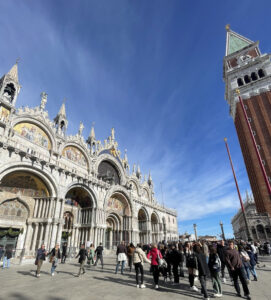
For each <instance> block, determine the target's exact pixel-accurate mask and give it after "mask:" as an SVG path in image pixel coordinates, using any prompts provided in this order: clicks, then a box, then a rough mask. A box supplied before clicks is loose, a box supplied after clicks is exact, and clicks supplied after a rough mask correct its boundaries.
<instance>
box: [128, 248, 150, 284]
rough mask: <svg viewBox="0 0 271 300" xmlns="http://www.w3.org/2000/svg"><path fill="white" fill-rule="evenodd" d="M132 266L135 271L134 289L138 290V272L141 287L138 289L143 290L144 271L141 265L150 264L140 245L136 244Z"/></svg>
mask: <svg viewBox="0 0 271 300" xmlns="http://www.w3.org/2000/svg"><path fill="white" fill-rule="evenodd" d="M132 259H133V264H134V266H135V271H136V287H137V288H139V278H138V275H139V272H140V274H141V281H140V282H141V285H140V287H141V288H142V289H144V288H145V287H146V286H145V284H144V269H143V265H144V261H145V262H148V263H149V264H150V263H151V261H150V260H149V259H148V258H147V257H146V254H145V252H144V251H143V250H142V245H141V244H137V247H136V248H135V250H134V252H133V256H132Z"/></svg>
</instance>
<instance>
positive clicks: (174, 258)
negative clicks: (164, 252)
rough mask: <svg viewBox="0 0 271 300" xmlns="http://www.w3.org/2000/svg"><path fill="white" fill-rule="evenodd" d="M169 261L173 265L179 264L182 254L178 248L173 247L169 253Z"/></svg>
mask: <svg viewBox="0 0 271 300" xmlns="http://www.w3.org/2000/svg"><path fill="white" fill-rule="evenodd" d="M169 261H170V263H171V264H172V265H179V264H180V262H181V254H180V252H179V251H178V250H177V249H173V250H172V251H171V252H170V253H169Z"/></svg>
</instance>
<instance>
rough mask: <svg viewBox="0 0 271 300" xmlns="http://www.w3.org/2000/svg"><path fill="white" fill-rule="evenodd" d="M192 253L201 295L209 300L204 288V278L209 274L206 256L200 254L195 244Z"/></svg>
mask: <svg viewBox="0 0 271 300" xmlns="http://www.w3.org/2000/svg"><path fill="white" fill-rule="evenodd" d="M193 251H194V253H195V256H196V259H197V267H198V272H199V281H200V285H201V293H202V294H203V296H204V299H205V300H209V296H208V292H207V288H206V277H207V275H208V274H209V268H208V265H207V262H206V255H205V254H204V253H203V252H202V249H201V247H200V245H198V244H195V245H194V246H193Z"/></svg>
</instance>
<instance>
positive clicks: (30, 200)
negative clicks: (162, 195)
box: [0, 64, 178, 257]
mask: <svg viewBox="0 0 271 300" xmlns="http://www.w3.org/2000/svg"><path fill="white" fill-rule="evenodd" d="M19 92H20V84H19V80H18V66H17V64H15V65H14V66H13V67H12V68H11V70H10V71H9V72H8V73H7V74H5V75H4V76H3V77H2V78H1V79H0V245H2V246H4V247H5V246H7V245H10V246H11V247H12V248H13V249H15V251H16V256H20V257H22V256H24V257H31V256H33V255H34V254H35V251H36V249H37V248H38V247H39V246H40V245H41V244H42V243H44V244H45V246H46V248H47V249H49V248H52V247H53V246H54V245H55V244H56V243H58V244H60V243H63V242H67V244H68V247H69V249H74V250H77V249H78V248H79V246H80V244H81V243H84V244H86V245H89V244H90V243H94V245H95V246H96V245H98V244H99V243H103V245H104V246H105V248H107V249H114V247H115V246H116V245H117V244H118V243H119V241H121V240H124V241H126V242H131V241H132V242H133V243H138V242H142V243H147V242H158V241H162V240H176V239H178V227H177V213H176V211H175V210H172V209H169V208H165V207H164V206H161V205H160V204H158V203H157V201H156V200H155V197H154V192H153V181H152V178H151V175H150V174H149V175H148V176H147V177H145V176H144V177H142V174H141V172H140V168H139V166H137V167H136V166H133V168H132V170H130V166H129V163H128V158H127V153H125V154H124V156H123V157H121V154H120V151H119V149H118V143H117V141H116V139H115V131H114V129H112V130H111V134H110V136H109V137H108V139H106V140H105V141H104V142H101V141H99V140H97V139H96V137H95V131H94V128H93V127H92V128H91V131H90V134H89V137H88V139H87V140H85V139H84V138H83V135H82V131H83V129H84V126H83V124H82V123H80V126H79V130H78V133H77V134H76V135H67V134H66V130H67V126H68V120H67V117H66V111H65V103H63V104H62V106H61V108H60V110H59V113H58V115H57V116H56V117H55V118H54V120H51V119H49V116H48V112H47V111H46V109H45V108H46V102H47V95H46V94H45V93H42V94H41V100H40V105H39V106H37V107H33V108H29V107H24V108H18V109H17V108H16V102H17V98H18V94H19Z"/></svg>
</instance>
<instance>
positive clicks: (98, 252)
mask: <svg viewBox="0 0 271 300" xmlns="http://www.w3.org/2000/svg"><path fill="white" fill-rule="evenodd" d="M103 251H104V248H103V244H102V243H100V245H99V246H98V247H97V248H96V250H95V254H96V261H95V264H94V266H95V267H96V266H97V264H98V261H99V260H100V261H101V264H102V269H103V268H104V261H103Z"/></svg>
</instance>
